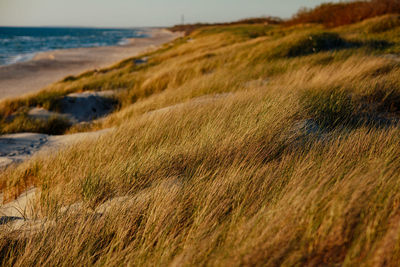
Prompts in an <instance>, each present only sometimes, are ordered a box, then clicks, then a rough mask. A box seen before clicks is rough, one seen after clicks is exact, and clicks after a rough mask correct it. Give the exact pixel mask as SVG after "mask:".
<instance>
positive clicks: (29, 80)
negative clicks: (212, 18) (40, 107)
mask: <svg viewBox="0 0 400 267" xmlns="http://www.w3.org/2000/svg"><path fill="white" fill-rule="evenodd" d="M148 34H149V36H150V37H148V38H135V39H131V42H130V43H129V44H126V45H122V46H107V47H93V48H76V49H65V50H55V51H49V52H43V53H38V54H37V55H36V56H35V57H34V58H33V59H32V60H30V61H27V62H21V63H16V64H12V65H7V66H0V100H2V99H5V98H12V97H17V96H21V95H23V94H27V93H32V92H35V91H38V90H40V89H42V88H44V87H45V86H47V85H49V84H51V83H54V82H57V81H59V80H61V79H63V78H64V77H66V76H69V75H77V74H79V73H82V72H84V71H86V70H89V69H96V68H103V67H106V66H109V65H111V64H113V63H116V62H118V61H120V60H123V59H125V58H127V57H131V56H135V55H137V54H140V53H143V52H145V51H147V50H149V49H154V48H156V47H157V46H159V45H161V44H163V43H166V42H168V41H171V40H173V39H175V38H177V37H179V36H180V34H179V33H172V32H169V31H167V30H165V29H150V30H149V32H148Z"/></svg>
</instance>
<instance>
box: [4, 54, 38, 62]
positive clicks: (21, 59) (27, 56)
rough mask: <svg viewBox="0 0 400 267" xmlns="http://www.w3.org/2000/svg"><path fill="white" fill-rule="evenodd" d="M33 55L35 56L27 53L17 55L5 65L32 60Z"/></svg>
mask: <svg viewBox="0 0 400 267" xmlns="http://www.w3.org/2000/svg"><path fill="white" fill-rule="evenodd" d="M35 55H36V53H28V54H22V55H17V56H15V57H12V58H11V59H10V60H9V62H8V63H7V65H8V64H14V63H18V62H24V61H28V60H31V59H33V58H34V57H35Z"/></svg>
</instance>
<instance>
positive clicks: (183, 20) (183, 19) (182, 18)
mask: <svg viewBox="0 0 400 267" xmlns="http://www.w3.org/2000/svg"><path fill="white" fill-rule="evenodd" d="M181 25H185V15H184V14H182V16H181Z"/></svg>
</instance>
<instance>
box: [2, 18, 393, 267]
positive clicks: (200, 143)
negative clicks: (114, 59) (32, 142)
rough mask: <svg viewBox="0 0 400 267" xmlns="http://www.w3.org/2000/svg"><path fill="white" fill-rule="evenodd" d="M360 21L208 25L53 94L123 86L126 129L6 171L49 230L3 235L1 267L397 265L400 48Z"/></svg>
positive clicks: (11, 187) (111, 122)
mask: <svg viewBox="0 0 400 267" xmlns="http://www.w3.org/2000/svg"><path fill="white" fill-rule="evenodd" d="M383 19H385V18H383ZM371 23H372V24H373V23H378V22H377V21H372V22H369V24H368V25H371ZM363 25H364V24H363ZM363 25H355V26H354V27H352V28H342V29H336V30H335V31H327V30H323V29H321V28H320V27H312V26H307V27H304V28H301V27H297V28H296V27H294V28H281V27H274V26H271V27H270V28H263V30H262V31H261V30H260V27H259V26H240V27H239V26H229V27H215V28H206V29H204V30H199V31H197V32H194V33H193V34H192V35H191V36H190V38H191V39H193V40H191V39H189V38H185V39H181V40H178V41H176V42H175V43H173V44H170V45H167V46H165V47H164V48H162V49H160V50H159V51H157V52H155V53H154V54H152V55H150V57H149V60H148V63H147V64H148V65H145V66H141V67H140V68H136V67H134V63H132V60H127V61H125V62H123V63H121V64H119V65H116V66H114V67H113V68H110V69H109V70H107V71H104V73H100V74H99V73H97V74H96V75H94V74H87V75H86V76H82V77H75V78H74V79H68V81H64V82H63V83H59V84H57V85H54V86H57V87H59V89H60V90H64V89H65V88H71V89H72V88H84V87H85V86H89V85H96V86H99V87H98V89H100V90H102V89H104V88H109V86H110V87H113V86H116V85H117V84H125V85H127V87H126V88H124V90H125V91H124V92H122V93H121V99H124V100H125V102H121V103H123V104H122V105H121V110H119V111H118V112H116V113H114V114H111V115H110V116H109V117H108V118H106V119H105V120H104V121H103V122H98V124H96V125H95V126H93V127H98V128H102V127H111V126H113V127H116V129H115V130H113V131H112V132H110V133H109V134H107V135H105V136H103V137H102V138H100V139H99V140H96V141H85V142H84V143H81V144H78V145H75V146H72V147H70V148H68V149H66V150H64V151H60V152H59V153H57V154H55V155H52V156H49V157H37V158H34V159H32V160H31V161H28V162H25V163H23V164H21V165H19V166H13V167H10V168H9V169H7V170H6V171H4V172H3V173H2V174H1V175H0V182H1V188H2V190H3V192H4V193H5V196H6V198H10V199H11V198H13V197H15V196H16V195H18V193H20V192H21V191H23V190H24V189H25V188H26V187H29V186H31V185H33V186H36V187H38V188H39V189H40V196H38V199H37V202H36V204H37V207H38V209H37V215H38V216H39V217H41V218H44V220H48V221H50V222H51V223H44V224H43V226H42V229H40V231H35V232H33V233H29V232H18V231H16V232H11V233H10V232H6V231H5V232H1V233H0V255H1V257H0V262H1V264H2V265H15V266H22V265H23V266H26V265H115V266H118V265H137V266H141V265H148V266H154V265H173V266H182V265H215V266H227V265H266V266H276V265H283V266H293V265H310V266H321V265H322V266H324V265H325V266H333V265H345V266H354V265H364V266H384V265H389V266H390V265H392V266H395V265H396V264H397V263H398V261H399V260H400V259H399V255H400V254H399V244H400V243H399V239H398V237H399V235H398V233H399V223H398V221H399V212H398V211H399V203H400V202H399V199H400V190H399V188H400V184H399V179H398V178H399V172H398V170H399V167H400V161H399V158H398V155H399V152H400V145H399V144H400V142H399V141H400V138H399V136H400V135H399V134H400V132H399V131H400V130H399V127H398V119H399V118H398V111H399V105H400V102H399V96H400V87H399V84H400V83H399V82H400V81H399V79H400V78H399V77H400V76H399V72H400V66H399V63H398V61H396V60H395V59H393V58H386V57H383V56H382V54H384V53H387V51H392V50H388V49H398V48H397V42H398V41H397V40H396V37H393V36H392V35H390V34H381V33H379V34H378V35H379V36H378V35H374V34H371V35H369V36H365V34H364V32H363V31H362V30H360V28H357V27H361V28H362V27H364V26H365V25H364V26H363ZM263 27H264V26H263ZM365 27H366V26H365ZM254 32H257V33H259V34H258V35H257V36H255V35H253V34H252V33H254ZM309 36H313V37H314V36H318V38H320V39H318V40H317V41H315V42H314V41H311V42H309V41H305V40H306V39H307V37H309ZM326 36H328V37H329V38H328V40H327V42H328V43H329V44H332V42H331V41H332V39H334V42H333V44H334V45H333V46H331V45H328V46H327V45H326V42H324V40H325V39H324V37H326ZM377 36H378V37H377ZM371 39H372V40H386V41H387V42H390V43H392V44H391V46H390V47H384V48H382V47H371V46H369V45H368V44H369V43H368V41H369V40H371ZM190 40H191V41H190ZM335 40H336V41H335ZM337 40H340V42H337ZM343 42H345V43H357V44H358V45H356V46H347V45H343ZM337 44H338V45H337ZM339 44H340V45H339ZM299 47H302V48H304V49H305V50H306V51H308V52H307V53H303V52H302V51H303V50H302V49H300V48H299ZM282 51H283V52H282ZM288 51H300V52H298V53H297V52H296V53H294V52H290V53H288ZM101 81H104V82H103V83H102V82H101ZM133 81H134V82H133ZM130 82H132V83H130ZM109 200H110V201H111V203H114V204H113V205H109V206H108V208H107V209H106V210H105V211H104V210H103V211H100V210H99V207H101V205H104V203H108V202H107V201H109ZM74 204H75V205H78V207H79V208H78V209H76V210H75V212H74V210H73V209H72V210H71V212H69V213H63V212H61V210H62V207H66V206H69V205H74Z"/></svg>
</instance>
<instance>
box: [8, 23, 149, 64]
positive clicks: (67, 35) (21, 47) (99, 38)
mask: <svg viewBox="0 0 400 267" xmlns="http://www.w3.org/2000/svg"><path fill="white" fill-rule="evenodd" d="M135 37H136V38H140V37H146V34H145V32H144V31H143V29H140V30H139V29H98V28H93V29H89V28H7V27H0V65H8V64H14V63H18V62H22V61H27V60H30V59H32V58H33V57H34V55H35V54H36V53H38V52H45V51H52V50H56V49H70V48H80V47H98V46H112V45H126V44H128V43H129V39H130V38H135Z"/></svg>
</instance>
